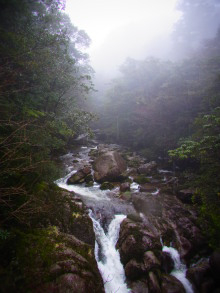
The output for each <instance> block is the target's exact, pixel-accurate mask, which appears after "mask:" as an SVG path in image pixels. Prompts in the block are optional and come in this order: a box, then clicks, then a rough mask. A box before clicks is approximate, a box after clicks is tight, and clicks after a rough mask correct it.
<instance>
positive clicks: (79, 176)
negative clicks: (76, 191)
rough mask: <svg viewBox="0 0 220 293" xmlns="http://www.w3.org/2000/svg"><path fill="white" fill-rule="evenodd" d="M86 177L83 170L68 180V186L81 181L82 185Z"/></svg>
mask: <svg viewBox="0 0 220 293" xmlns="http://www.w3.org/2000/svg"><path fill="white" fill-rule="evenodd" d="M85 176H86V175H85V174H84V173H83V172H82V171H81V170H79V171H77V172H76V173H75V174H73V175H72V176H71V177H70V178H69V179H68V180H67V184H77V183H79V182H80V181H81V183H82V182H83V181H84V180H85V179H84V178H85Z"/></svg>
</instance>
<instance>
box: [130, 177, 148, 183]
mask: <svg viewBox="0 0 220 293" xmlns="http://www.w3.org/2000/svg"><path fill="white" fill-rule="evenodd" d="M134 181H135V182H137V183H138V184H144V183H150V179H149V178H147V177H145V176H143V175H139V176H137V177H135V178H134Z"/></svg>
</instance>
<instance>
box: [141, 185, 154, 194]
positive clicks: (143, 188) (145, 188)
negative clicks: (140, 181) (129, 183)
mask: <svg viewBox="0 0 220 293" xmlns="http://www.w3.org/2000/svg"><path fill="white" fill-rule="evenodd" d="M139 190H140V192H149V193H152V192H155V191H156V188H155V187H153V186H151V185H148V184H144V185H140V187H139Z"/></svg>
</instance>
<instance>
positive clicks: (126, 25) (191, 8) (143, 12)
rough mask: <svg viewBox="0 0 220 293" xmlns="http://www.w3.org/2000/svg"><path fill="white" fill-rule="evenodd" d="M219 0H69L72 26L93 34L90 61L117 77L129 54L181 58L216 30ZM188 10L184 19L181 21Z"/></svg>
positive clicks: (100, 72) (102, 72) (139, 57)
mask: <svg viewBox="0 0 220 293" xmlns="http://www.w3.org/2000/svg"><path fill="white" fill-rule="evenodd" d="M219 7H220V6H219V1H218V0H211V1H207V0H196V1H188V0H186V1H180V0H179V1H178V0H166V1H164V0H147V1H146V0H138V1H136V0H120V1H117V0H112V1H109V0H93V1H90V0H74V1H71V0H67V1H66V12H67V13H68V14H69V16H70V18H71V20H72V22H73V24H74V25H75V26H77V27H78V28H79V29H82V30H85V31H86V33H87V34H88V35H89V37H90V38H91V46H90V48H89V49H88V51H87V52H88V54H89V56H90V60H91V65H92V67H93V68H94V70H95V72H96V78H97V77H99V76H102V78H103V77H106V78H112V77H115V76H116V75H117V74H118V72H119V67H120V65H121V64H122V63H123V62H124V61H125V60H126V58H127V57H130V58H134V59H136V60H143V59H145V58H146V57H148V56H154V57H157V58H160V59H169V60H177V59H179V58H184V57H185V56H187V54H188V55H189V54H192V52H193V50H194V49H195V48H197V47H198V46H199V45H200V44H201V41H202V40H203V39H208V38H210V37H213V36H214V35H215V34H216V31H217V28H218V25H219V11H220V10H219ZM183 12H184V13H185V19H183V20H182V15H183Z"/></svg>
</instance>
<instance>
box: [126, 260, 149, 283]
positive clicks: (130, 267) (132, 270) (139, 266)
mask: <svg viewBox="0 0 220 293" xmlns="http://www.w3.org/2000/svg"><path fill="white" fill-rule="evenodd" d="M145 274H146V270H145V267H144V264H143V263H140V262H137V261H136V260H135V259H131V260H130V261H129V262H128V263H127V264H126V266H125V276H126V277H127V278H128V279H129V280H132V281H134V280H136V279H140V278H141V277H142V276H144V275H145Z"/></svg>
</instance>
